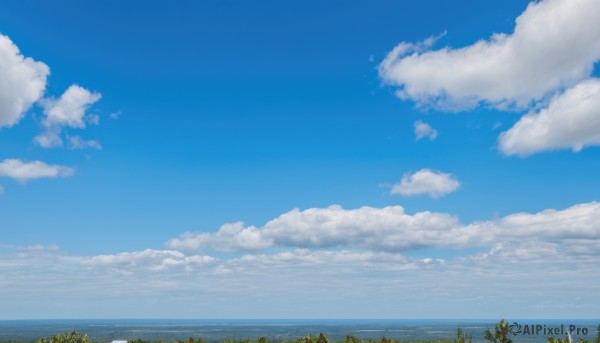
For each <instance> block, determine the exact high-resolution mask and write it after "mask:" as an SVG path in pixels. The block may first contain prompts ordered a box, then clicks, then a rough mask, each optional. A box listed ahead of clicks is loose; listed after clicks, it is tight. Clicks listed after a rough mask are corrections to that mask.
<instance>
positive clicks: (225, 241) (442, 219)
mask: <svg viewBox="0 0 600 343" xmlns="http://www.w3.org/2000/svg"><path fill="white" fill-rule="evenodd" d="M458 226H459V223H458V221H457V219H456V218H455V217H453V216H450V215H447V214H443V213H432V212H419V213H416V214H414V215H409V214H406V213H405V212H404V209H403V208H402V207H400V206H390V207H384V208H373V207H368V206H365V207H361V208H358V209H353V210H346V209H343V208H342V207H340V206H338V205H333V206H330V207H327V208H310V209H307V210H304V211H300V210H299V209H293V210H291V211H289V212H287V213H284V214H282V215H281V216H279V217H277V218H275V219H273V220H271V221H269V222H268V223H266V224H265V225H264V226H263V227H262V228H256V227H253V226H249V227H244V226H243V223H241V222H237V223H233V224H225V225H223V226H222V227H221V228H220V229H219V231H217V232H216V233H198V234H192V233H189V232H187V233H184V234H183V235H182V237H180V238H178V239H173V240H170V241H168V242H167V246H169V247H170V248H182V249H189V250H201V249H202V248H204V247H211V248H213V249H217V250H225V251H235V250H237V251H249V250H261V249H266V248H270V247H273V246H287V247H301V248H315V247H318V248H329V247H348V246H354V247H362V248H369V249H384V250H406V249H411V248H415V247H419V246H422V245H431V244H433V245H437V244H451V245H452V244H457V245H459V244H462V242H451V240H449V237H448V235H449V234H453V231H452V229H453V228H455V227H458ZM435 242H438V243H435Z"/></svg>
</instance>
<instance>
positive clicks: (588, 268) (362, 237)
mask: <svg viewBox="0 0 600 343" xmlns="http://www.w3.org/2000/svg"><path fill="white" fill-rule="evenodd" d="M599 220H600V204H598V203H595V202H592V203H584V204H578V205H574V206H571V207H569V208H566V209H563V210H544V211H540V212H537V213H515V214H511V215H508V216H505V217H503V218H499V219H495V220H489V221H484V222H473V223H470V224H461V223H460V222H459V220H458V219H456V218H455V217H453V216H451V215H449V214H443V213H429V212H421V213H415V214H412V215H411V214H407V213H405V212H404V211H403V210H402V208H401V207H388V208H371V207H363V208H359V209H355V210H344V209H342V208H341V207H339V206H331V207H328V208H322V209H307V210H304V211H300V210H292V211H290V212H287V213H284V214H282V215H281V216H279V217H277V218H275V219H274V220H272V221H269V222H268V223H267V224H265V225H264V226H262V227H260V228H257V227H246V226H243V224H240V223H238V224H226V225H224V227H222V228H221V229H220V230H219V231H217V232H212V233H208V232H207V233H198V234H192V233H189V234H184V235H182V237H180V238H177V239H175V240H171V241H169V242H168V243H167V246H168V247H169V249H167V250H161V249H146V250H141V251H132V252H121V253H115V254H104V255H97V256H72V255H69V254H68V253H66V252H64V251H61V250H60V249H59V248H58V247H56V246H54V245H51V246H47V247H46V246H41V245H34V246H30V247H9V246H0V248H1V249H0V255H1V256H2V259H0V270H2V272H3V275H4V276H6V277H5V278H3V280H1V281H0V286H1V287H2V289H3V290H5V291H6V294H12V295H13V296H15V295H16V296H17V297H21V296H23V297H27V299H30V300H31V299H37V298H38V297H39V296H40V295H39V293H38V289H39V287H44V288H46V289H47V291H45V292H44V293H43V294H44V297H45V299H48V297H50V298H52V299H56V301H58V302H59V301H60V299H66V298H68V299H70V301H75V302H77V300H78V299H80V300H81V301H82V302H84V300H85V304H86V305H85V306H84V308H85V309H88V310H89V308H90V304H94V306H93V307H94V308H97V309H101V308H102V306H103V305H102V302H103V301H104V300H105V299H112V301H114V300H115V299H123V301H129V300H131V299H132V298H136V299H139V300H141V299H164V301H165V304H166V303H168V304H170V307H169V308H171V309H173V304H180V305H181V306H184V307H186V306H189V305H190V304H192V303H194V304H204V305H205V306H212V305H215V304H216V303H219V304H221V305H223V304H229V305H232V306H233V305H234V303H233V302H240V303H241V304H243V305H241V306H248V307H247V308H245V307H238V306H234V308H235V311H234V312H231V311H227V310H225V309H227V308H230V307H228V306H219V307H218V308H219V309H220V310H218V311H223V312H218V311H217V312H216V313H211V314H213V315H219V314H220V315H231V314H235V315H237V316H248V317H256V316H258V317H260V316H261V315H262V316H265V315H266V316H273V315H281V316H290V315H291V314H292V312H289V311H290V309H293V311H294V312H293V313H296V314H298V313H300V314H302V315H305V316H309V317H310V313H311V312H310V308H311V307H310V306H309V307H307V308H306V309H303V310H299V308H303V307H298V306H300V305H299V304H310V305H311V306H316V304H319V303H320V304H321V305H323V301H325V303H326V304H328V305H329V306H332V307H333V308H336V309H338V310H339V309H345V307H344V302H347V301H350V300H351V303H352V304H353V305H354V306H355V305H356V304H357V303H362V302H365V304H367V303H368V304H369V306H365V307H361V309H362V311H363V312H361V313H363V314H365V315H368V316H374V315H375V314H376V313H379V314H380V315H381V314H382V313H384V314H385V316H386V317H387V316H389V317H394V316H398V315H399V314H400V313H405V315H406V313H410V314H409V315H411V316H415V315H418V314H423V315H425V316H427V315H428V316H432V315H433V314H434V313H435V314H443V315H444V316H450V317H451V316H452V315H453V314H454V315H456V312H454V311H455V310H456V309H455V308H453V307H452V304H453V301H456V304H457V305H458V304H461V303H464V302H465V301H473V299H478V301H484V302H486V303H487V304H489V306H492V305H493V306H494V307H495V309H496V310H498V309H501V310H502V311H503V313H510V314H511V315H513V316H517V315H519V314H523V313H525V314H528V315H532V313H533V314H534V315H535V314H538V315H539V314H544V313H548V312H547V311H553V312H551V313H561V314H563V315H564V314H568V315H575V314H579V315H583V316H591V315H592V314H593V313H595V312H594V309H595V308H597V307H596V306H597V305H598V298H597V297H594V296H593V294H595V292H594V290H593V287H594V286H595V285H596V284H597V282H599V281H600V273H599V272H598V268H597V259H598V256H599V255H600V239H599V237H600V232H599V231H598V230H599V228H598V226H597V225H595V224H596V223H597V222H598V221H599ZM227 225H229V226H227ZM245 230H249V231H248V232H249V233H248V232H244V231H245ZM284 236H285V238H283V237H284ZM196 238H200V240H201V241H200V242H194V240H195V239H196ZM259 241H266V242H268V243H269V244H264V245H262V246H261V245H260V244H258V243H257V242H259ZM259 246H260V247H261V250H262V251H257V250H254V251H248V248H249V247H254V248H256V247H259ZM382 246H383V249H384V250H385V249H386V247H388V248H389V247H393V248H394V249H391V250H388V251H380V250H381V249H382ZM448 248H451V249H453V250H455V251H456V254H454V255H455V256H454V257H446V258H441V257H440V256H436V255H437V253H436V251H437V250H436V249H448ZM225 249H227V251H229V253H227V254H224V255H223V254H216V255H213V254H210V253H209V252H210V251H212V250H225ZM423 249H425V250H424V251H426V253H425V255H426V256H427V255H429V256H427V257H423V253H420V256H419V257H417V256H414V255H413V254H414V253H415V252H418V251H422V250H423ZM201 251H202V252H201ZM417 255H419V254H417ZM33 270H35V271H36V272H35V273H33V272H32V271H33ZM540 280H546V281H548V282H540ZM34 285H35V286H34ZM282 285H285V287H282ZM506 294H511V297H508V298H507V297H505V296H503V295H506ZM549 294H552V295H556V296H558V297H559V298H560V299H562V300H565V299H566V300H568V301H562V300H561V301H553V300H552V299H555V298H556V297H550V298H548V295H549ZM128 299H129V300H128ZM211 299H212V300H211ZM266 299H269V301H276V302H278V301H285V302H286V303H288V304H290V305H291V304H292V303H293V304H298V305H294V306H285V307H283V308H282V309H281V311H282V312H277V311H274V310H273V309H261V310H259V311H258V312H257V306H258V308H261V307H260V303H261V302H262V301H265V300H266ZM336 299H340V301H341V302H337V300H336ZM392 299H393V300H392ZM436 299H439V300H442V299H443V300H444V304H446V306H445V307H443V308H439V306H438V305H437V304H438V303H437V301H436ZM0 300H2V295H0ZM215 301H216V303H215ZM96 302H97V304H96ZM448 302H449V303H448ZM13 303H14V302H13ZM21 303H23V302H21ZM45 303H47V304H50V303H52V301H47V300H46V302H45ZM141 303H145V302H141ZM141 303H140V304H141ZM209 304H212V305H209ZM386 304H387V305H386ZM399 304H405V305H410V306H416V305H417V304H421V305H420V306H421V307H418V308H417V310H415V308H412V307H411V310H410V312H402V311H401V312H398V306H399ZM423 304H424V305H423ZM156 305H157V303H156V302H155V303H153V305H152V306H149V307H148V309H149V311H156V309H157V308H158V309H160V308H161V307H160V306H158V307H157V306H156ZM388 305H394V306H391V307H389V308H388ZM499 306H500V307H499ZM74 308H76V306H75V307H74ZM484 308H485V306H483V307H482V309H484ZM523 308H528V309H529V310H528V311H522V309H523ZM139 309H140V307H139V306H138V307H136V311H139ZM382 309H385V311H384V312H381V311H382ZM199 310H200V311H201V310H202V308H200V309H199ZM471 310H473V311H476V307H473V308H469V309H466V311H471ZM559 310H560V311H559ZM161 311H162V310H161ZM286 311H287V312H286ZM298 311H300V312H298ZM322 311H323V310H321V312H319V313H320V314H322V315H323V314H324V312H322ZM348 311H350V312H348V313H350V314H351V315H356V313H355V312H352V309H348ZM365 311H366V312H365ZM372 311H375V312H372ZM377 311H379V312H377ZM420 311H423V312H420ZM440 311H441V312H440ZM556 311H559V312H556ZM148 313H153V314H155V315H157V314H156V313H155V312H148ZM160 313H161V314H163V315H167V313H164V312H160ZM177 313H178V314H179V315H180V314H181V312H177ZM192 313H200V312H197V311H192ZM335 313H339V312H335ZM461 313H462V312H461ZM133 314H134V313H133V312H132V313H127V314H126V315H130V316H131V315H133ZM467 314H469V315H473V316H481V315H484V314H485V313H483V312H482V313H475V312H473V313H465V314H464V315H467ZM88 315H89V314H88ZM338 315H339V314H338Z"/></svg>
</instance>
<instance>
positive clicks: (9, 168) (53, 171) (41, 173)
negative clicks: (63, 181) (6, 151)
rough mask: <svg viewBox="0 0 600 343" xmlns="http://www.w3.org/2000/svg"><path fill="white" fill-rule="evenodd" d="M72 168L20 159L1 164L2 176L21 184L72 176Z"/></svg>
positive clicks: (6, 160) (5, 161)
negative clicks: (33, 180)
mask: <svg viewBox="0 0 600 343" xmlns="http://www.w3.org/2000/svg"><path fill="white" fill-rule="evenodd" d="M74 173H75V171H74V170H73V169H72V168H69V167H65V166H60V165H49V164H46V163H44V162H41V161H32V162H23V161H21V160H18V159H5V160H4V161H2V162H0V176H6V177H10V178H12V179H15V180H17V181H20V182H27V181H29V180H32V179H39V178H57V177H68V176H72V175H73V174H74Z"/></svg>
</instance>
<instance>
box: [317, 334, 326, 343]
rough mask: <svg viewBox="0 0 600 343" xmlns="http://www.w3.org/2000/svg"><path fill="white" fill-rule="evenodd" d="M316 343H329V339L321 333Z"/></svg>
mask: <svg viewBox="0 0 600 343" xmlns="http://www.w3.org/2000/svg"><path fill="white" fill-rule="evenodd" d="M316 343H329V339H327V336H325V335H324V334H323V333H322V332H321V333H319V337H317V341H316Z"/></svg>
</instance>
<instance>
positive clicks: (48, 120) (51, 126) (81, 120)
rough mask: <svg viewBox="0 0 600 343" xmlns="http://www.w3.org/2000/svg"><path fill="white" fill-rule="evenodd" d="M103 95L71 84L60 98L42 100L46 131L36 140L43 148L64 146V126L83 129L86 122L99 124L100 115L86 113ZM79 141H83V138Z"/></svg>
mask: <svg viewBox="0 0 600 343" xmlns="http://www.w3.org/2000/svg"><path fill="white" fill-rule="evenodd" d="M101 96H102V95H101V94H100V93H95V92H90V91H89V90H87V89H85V88H83V87H81V86H78V85H71V86H70V87H69V88H68V89H67V90H66V91H65V92H64V93H63V94H62V95H61V96H60V98H59V99H45V100H44V101H43V102H42V106H43V108H44V115H45V117H44V119H43V122H42V124H43V125H44V128H45V129H46V131H45V132H43V133H42V134H40V135H38V136H36V137H35V138H34V142H35V143H37V144H38V145H40V146H41V147H43V148H53V147H60V146H63V142H62V139H61V137H60V134H61V132H62V130H63V128H65V127H70V128H78V129H83V128H85V127H86V124H98V121H99V119H98V116H97V115H86V111H87V109H88V108H89V107H90V106H91V105H92V104H94V103H95V102H97V101H98V100H100V98H101ZM79 143H83V140H80V142H79ZM96 143H97V142H96ZM82 147H84V146H82V145H80V146H79V148H82ZM86 147H87V146H86ZM91 147H94V146H91Z"/></svg>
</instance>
